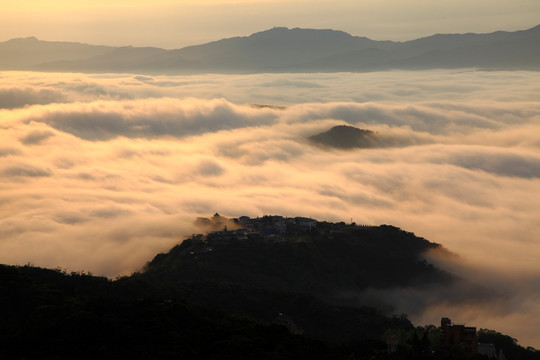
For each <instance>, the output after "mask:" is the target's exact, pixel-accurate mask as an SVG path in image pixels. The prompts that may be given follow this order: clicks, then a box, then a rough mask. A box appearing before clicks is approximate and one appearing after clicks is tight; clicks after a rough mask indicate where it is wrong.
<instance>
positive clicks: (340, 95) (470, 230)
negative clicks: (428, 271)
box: [0, 69, 540, 347]
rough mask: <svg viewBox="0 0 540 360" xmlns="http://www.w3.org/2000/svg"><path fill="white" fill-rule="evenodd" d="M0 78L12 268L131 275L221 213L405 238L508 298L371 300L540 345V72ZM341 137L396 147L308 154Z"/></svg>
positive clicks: (2, 230)
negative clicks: (295, 219) (438, 249)
mask: <svg viewBox="0 0 540 360" xmlns="http://www.w3.org/2000/svg"><path fill="white" fill-rule="evenodd" d="M0 78H1V79H2V85H1V87H0V94H4V95H5V96H0V99H1V100H0V107H1V110H0V184H1V185H0V186H1V189H2V191H1V198H0V262H2V263H7V264H27V263H31V264H34V265H37V266H44V267H51V268H56V267H60V268H63V269H67V270H68V271H79V270H84V271H91V272H93V273H95V274H98V275H105V276H109V277H115V276H118V275H124V274H130V273H131V272H133V271H135V270H138V269H141V268H142V267H143V266H144V264H145V263H146V262H147V261H149V260H151V259H152V257H153V256H154V255H156V254H157V253H158V252H163V251H167V250H168V249H169V248H171V247H172V246H174V245H175V244H177V243H179V242H180V241H182V239H183V237H184V236H189V235H191V234H192V233H194V232H199V231H200V229H198V228H197V227H196V225H195V220H196V218H197V217H201V216H203V217H207V216H209V215H211V214H213V213H214V212H219V213H220V214H222V215H225V216H228V217H238V216H241V215H248V216H251V217H256V216H262V215H265V214H279V215H283V216H309V217H312V218H315V219H318V220H321V221H322V220H328V221H346V222H349V221H350V220H351V218H352V219H353V221H355V222H356V223H358V224H371V225H378V224H392V225H395V226H398V227H401V228H403V229H405V230H407V231H413V232H415V233H416V234H417V235H419V236H423V237H425V238H427V239H429V240H430V241H433V242H437V243H440V244H443V245H444V247H445V248H446V249H448V250H449V251H451V252H453V253H455V254H457V256H458V259H459V261H454V262H449V261H447V260H446V259H444V258H440V257H436V256H431V257H430V260H431V261H433V262H435V263H436V264H437V265H439V266H441V267H443V268H445V269H447V270H449V271H451V272H454V273H457V274H459V275H461V276H463V277H466V278H467V279H470V280H472V281H473V282H474V283H476V284H479V285H481V286H486V287H489V288H493V289H495V290H496V294H498V295H497V296H493V297H492V298H491V299H489V300H485V301H483V302H482V303H483V304H484V305H483V306H482V309H479V308H478V306H476V305H475V302H474V301H470V302H466V303H463V302H456V303H453V302H452V301H450V300H448V299H443V298H441V297H440V296H438V297H437V296H432V297H428V303H426V304H425V306H422V307H421V308H413V307H412V306H411V305H410V304H413V303H414V301H415V300H414V299H418V298H419V297H422V296H424V295H425V294H424V295H422V294H414V293H412V294H411V291H410V290H409V289H394V290H392V291H391V292H390V293H388V294H369V295H370V296H371V297H372V298H373V297H374V296H375V295H377V296H379V297H385V298H387V299H389V300H388V301H393V304H392V305H393V306H394V307H395V309H396V311H398V312H399V311H404V312H410V317H411V320H413V322H415V323H418V322H419V323H434V324H436V323H438V321H439V320H440V317H441V316H450V317H452V318H454V319H455V320H456V321H457V322H466V323H467V324H470V325H472V326H477V327H487V328H494V329H497V330H499V331H503V332H505V333H508V334H509V335H512V336H514V337H516V338H518V339H519V340H520V343H521V344H525V345H533V346H537V347H540V337H538V336H537V335H535V334H534V331H533V330H534V327H535V326H536V324H537V323H538V321H540V309H539V308H538V307H537V305H535V304H538V300H539V298H540V288H539V287H538V285H537V279H538V278H539V276H540V269H539V268H538V260H537V259H538V258H540V242H539V241H538V239H539V238H540V236H539V235H540V223H539V222H538V218H539V215H540V205H539V204H540V151H539V149H540V140H539V138H538V134H539V133H540V102H539V99H538V94H539V93H540V85H539V84H540V74H539V73H537V72H481V71H474V70H472V69H471V70H460V71H435V70H434V71H419V72H407V71H391V72H380V73H377V72H374V73H365V74H350V73H337V74H260V75H243V76H239V75H200V76H152V77H150V76H137V75H130V74H121V75H119V74H104V75H82V74H44V73H25V72H3V73H0ZM266 105H268V106H266ZM336 125H348V126H354V127H357V128H359V129H365V130H369V131H373V132H374V133H376V134H377V136H379V138H380V139H382V140H380V141H388V146H378V147H371V148H353V149H334V148H329V147H321V146H317V145H316V144H313V143H312V142H311V141H309V137H311V136H313V135H316V134H319V133H322V132H324V131H327V130H329V129H330V128H332V127H333V126H336ZM389 291H390V290H389ZM456 291H457V290H456ZM469 294H471V293H469ZM463 296H469V295H463ZM450 299H451V297H450ZM409 300H410V301H409ZM486 301H487V303H488V304H489V306H485V304H486Z"/></svg>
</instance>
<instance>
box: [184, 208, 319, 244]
mask: <svg viewBox="0 0 540 360" xmlns="http://www.w3.org/2000/svg"><path fill="white" fill-rule="evenodd" d="M196 223H197V224H198V225H202V226H206V227H208V228H211V229H218V228H219V230H215V231H212V232H210V233H208V234H207V235H206V236H204V235H202V234H194V235H193V237H192V238H193V239H194V240H200V241H202V240H205V241H206V242H207V243H208V244H209V245H214V244H216V243H226V242H228V241H233V240H236V241H247V240H257V241H265V242H273V243H282V242H286V241H287V239H286V234H287V231H288V229H291V228H294V229H299V230H300V231H313V230H315V229H316V228H317V221H316V220H313V219H310V218H305V217H294V218H286V217H283V216H277V215H274V216H263V217H257V218H250V217H248V216H241V217H239V218H233V219H227V218H224V217H222V216H220V215H219V214H218V213H216V214H214V216H213V217H212V218H210V219H206V218H199V219H197V222H196Z"/></svg>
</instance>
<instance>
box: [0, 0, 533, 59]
mask: <svg viewBox="0 0 540 360" xmlns="http://www.w3.org/2000/svg"><path fill="white" fill-rule="evenodd" d="M0 8H1V9H2V11H0V41H6V40H9V39H12V38H17V37H29V36H36V37H37V38H38V39H41V40H50V41H76V42H84V43H92V44H103V45H114V46H127V45H133V46H157V47H162V48H167V49H171V48H181V47H183V46H187V45H194V44H201V43H206V42H209V41H214V40H219V39H222V38H227V37H233V36H247V35H250V34H252V33H255V32H258V31H263V30H267V29H269V28H272V27H275V26H284V27H289V28H294V27H302V28H318V29H320V28H324V29H327V28H331V29H335V30H342V31H346V32H348V33H350V34H352V35H356V36H366V37H369V38H371V39H374V40H394V41H405V40H411V39H415V38H419V37H422V36H429V35H432V34H435V33H467V32H476V33H486V32H492V31H496V30H506V31H516V30H524V29H528V28H531V27H533V26H536V25H538V23H539V20H538V19H540V2H539V1H537V0H475V1H470V0H454V1H440V0H435V1H434V0H409V1H402V0H361V1H358V0H332V1H328V0H197V1H195V0H176V1H173V0H156V1H151V2H149V1H143V0H133V1H128V0H107V1H106V0H78V1H70V0H56V1H43V0H0Z"/></svg>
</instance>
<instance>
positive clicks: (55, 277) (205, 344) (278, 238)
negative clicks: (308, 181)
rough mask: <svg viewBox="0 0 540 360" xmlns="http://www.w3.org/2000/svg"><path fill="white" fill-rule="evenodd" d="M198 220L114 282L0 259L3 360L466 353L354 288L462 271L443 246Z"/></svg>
mask: <svg viewBox="0 0 540 360" xmlns="http://www.w3.org/2000/svg"><path fill="white" fill-rule="evenodd" d="M197 224H198V225H200V226H201V227H203V228H206V229H208V230H209V232H208V233H206V234H195V235H193V236H192V237H191V238H189V239H186V240H184V241H183V242H182V243H181V244H179V245H177V246H175V247H174V248H173V249H171V250H170V251H169V252H168V253H167V254H159V255H157V256H156V257H155V258H154V259H153V260H152V261H150V262H149V263H148V264H147V266H146V269H145V270H144V271H142V272H138V273H135V274H133V275H131V276H129V277H122V278H119V279H116V280H114V281H112V280H110V279H106V278H103V277H97V276H92V275H89V274H85V273H71V274H67V273H65V272H63V271H61V270H47V269H41V268H36V267H31V266H22V267H16V266H6V265H2V266H0V318H1V319H2V321H1V322H0V358H2V359H4V358H6V359H23V358H28V359H113V358H114V359H123V358H126V359H127V358H130V359H134V358H137V359H169V358H171V359H173V358H174V359H178V358H182V359H290V358H299V359H346V358H347V359H370V358H381V359H408V358H410V359H415V358H432V359H435V358H464V357H466V354H465V353H463V352H460V351H458V350H459V349H458V350H455V349H454V350H452V349H450V348H448V349H447V348H443V347H441V341H440V339H441V338H442V337H441V333H440V331H441V330H440V328H438V327H435V326H426V327H418V328H415V327H414V326H413V325H412V324H411V323H410V322H409V320H408V319H407V316H406V315H405V314H400V315H392V314H391V313H392V311H391V304H382V303H380V304H379V305H381V306H373V305H377V304H369V305H371V306H368V305H366V304H364V303H362V299H361V297H358V296H355V295H354V294H355V293H361V291H362V289H366V288H380V289H390V288H392V287H395V286H408V287H422V286H426V284H442V285H443V286H450V285H451V284H454V283H455V282H459V281H463V280H462V279H459V278H458V277H456V276H454V275H452V274H450V273H447V272H444V271H442V270H440V269H438V268H437V267H435V266H433V265H432V264H429V263H428V262H427V261H426V260H425V258H424V254H425V252H426V251H428V250H432V251H433V250H435V251H436V250H437V249H439V248H440V245H438V244H435V243H431V242H429V241H427V240H425V239H423V238H420V237H417V236H415V235H414V234H412V233H409V232H406V231H403V230H400V229H398V228H396V227H393V226H388V225H382V226H357V225H355V224H345V223H328V222H318V221H315V220H313V219H309V218H301V217H297V218H284V217H281V216H265V217H262V218H255V219H252V218H248V217H241V218H238V219H227V218H225V217H222V216H219V215H218V214H216V215H215V216H213V217H211V218H209V219H205V218H201V219H198V220H197ZM345 293H347V294H348V295H346V296H345V295H344V294H345ZM351 294H352V295H351ZM443 315H444V314H443ZM420 339H421V340H420ZM482 339H488V341H486V342H490V343H492V344H494V346H497V347H498V348H495V347H494V349H496V350H498V351H500V350H501V349H502V351H503V352H504V354H505V355H506V357H507V358H508V359H540V354H539V353H538V352H536V351H534V350H533V349H528V350H526V349H524V348H522V347H520V346H518V345H517V344H516V341H515V340H513V339H512V338H510V337H508V336H505V335H502V334H500V333H498V332H496V331H492V330H480V331H479V333H478V340H479V341H482ZM508 339H510V341H508ZM390 345H391V347H392V350H393V351H395V352H393V353H390V354H389V353H388V350H389V346H390ZM476 356H477V357H479V358H484V357H481V356H480V355H476ZM469 358H470V357H469Z"/></svg>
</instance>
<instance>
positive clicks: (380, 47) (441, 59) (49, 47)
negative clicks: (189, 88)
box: [0, 25, 540, 74]
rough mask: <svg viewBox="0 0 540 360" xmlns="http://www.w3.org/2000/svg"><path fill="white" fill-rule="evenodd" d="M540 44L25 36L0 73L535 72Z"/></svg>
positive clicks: (435, 38)
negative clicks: (138, 42) (173, 41)
mask: <svg viewBox="0 0 540 360" xmlns="http://www.w3.org/2000/svg"><path fill="white" fill-rule="evenodd" d="M539 44H540V25H537V26H534V27H532V28H530V29H526V30H518V31H514V32H509V31H495V32H492V33H484V34H477V33H467V34H434V35H431V36H426V37H422V38H418V39H414V40H409V41H404V42H395V41H389V40H385V41H377V40H371V39H369V38H367V37H361V36H353V35H351V34H348V33H346V32H343V31H340V30H332V29H303V28H292V29H289V28H286V27H275V28H272V29H268V30H264V31H259V32H256V33H253V34H251V35H248V36H237V37H231V38H224V39H220V40H216V41H212V42H208V43H205V44H199V45H191V46H186V47H183V48H180V49H172V50H165V49H160V48H154V47H111V46H101V45H89V44H83V43H74V42H52V41H42V40H38V39H36V38H35V37H28V38H15V39H11V40H8V41H5V42H2V43H0V54H1V55H2V56H1V57H0V69H3V70H33V71H68V72H72V71H81V72H91V73H92V72H113V71H115V72H139V73H149V74H162V73H163V74H182V73H186V74H187V73H204V72H217V73H259V72H321V71H322V72H340V71H377V70H391V69H413V70H414V69H432V68H457V67H475V68H480V69H489V70H504V69H508V70H514V69H520V70H540V45H539ZM118 49H124V50H123V51H120V52H119V51H118ZM126 49H130V50H129V51H127V50H126ZM29 54H30V55H31V56H28V55H29Z"/></svg>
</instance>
